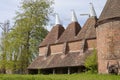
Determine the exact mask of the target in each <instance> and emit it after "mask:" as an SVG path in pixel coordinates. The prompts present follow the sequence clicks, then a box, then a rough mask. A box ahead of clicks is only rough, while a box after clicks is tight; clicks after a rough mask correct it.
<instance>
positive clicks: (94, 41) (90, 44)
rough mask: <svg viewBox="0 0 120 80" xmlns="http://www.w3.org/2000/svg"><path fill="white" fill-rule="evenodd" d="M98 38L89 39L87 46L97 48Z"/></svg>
mask: <svg viewBox="0 0 120 80" xmlns="http://www.w3.org/2000/svg"><path fill="white" fill-rule="evenodd" d="M96 44H97V43H96V39H92V40H87V48H88V49H94V48H96Z"/></svg>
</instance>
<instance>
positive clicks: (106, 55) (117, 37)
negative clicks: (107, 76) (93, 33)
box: [97, 21, 120, 73]
mask: <svg viewBox="0 0 120 80" xmlns="http://www.w3.org/2000/svg"><path fill="white" fill-rule="evenodd" d="M97 49H98V63H99V67H98V70H99V73H106V68H103V67H106V63H107V62H105V61H106V60H112V59H120V21H113V22H109V23H105V24H102V25H100V26H98V27H97Z"/></svg>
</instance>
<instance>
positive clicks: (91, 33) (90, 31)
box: [76, 17, 97, 40]
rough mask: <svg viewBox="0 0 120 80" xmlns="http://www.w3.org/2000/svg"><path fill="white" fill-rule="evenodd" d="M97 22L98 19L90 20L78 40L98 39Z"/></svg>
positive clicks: (79, 34) (92, 18) (91, 18)
mask: <svg viewBox="0 0 120 80" xmlns="http://www.w3.org/2000/svg"><path fill="white" fill-rule="evenodd" d="M96 21H97V18H96V17H90V18H88V20H87V21H86V23H85V25H84V26H83V28H82V29H81V31H80V32H79V33H78V35H77V37H76V39H77V40H79V39H89V38H96V29H95V24H96Z"/></svg>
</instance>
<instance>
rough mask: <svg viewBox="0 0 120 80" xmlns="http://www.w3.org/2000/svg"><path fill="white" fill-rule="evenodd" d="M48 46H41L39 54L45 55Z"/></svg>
mask: <svg viewBox="0 0 120 80" xmlns="http://www.w3.org/2000/svg"><path fill="white" fill-rule="evenodd" d="M46 48H47V47H40V48H39V55H45V54H46Z"/></svg>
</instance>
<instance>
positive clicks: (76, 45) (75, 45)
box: [68, 41, 81, 52]
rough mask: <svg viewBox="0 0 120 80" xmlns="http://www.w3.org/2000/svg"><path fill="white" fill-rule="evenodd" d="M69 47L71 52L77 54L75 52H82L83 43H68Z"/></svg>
mask: <svg viewBox="0 0 120 80" xmlns="http://www.w3.org/2000/svg"><path fill="white" fill-rule="evenodd" d="M68 46H69V52H75V51H77V52H78V51H80V48H81V41H76V42H70V43H68Z"/></svg>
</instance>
